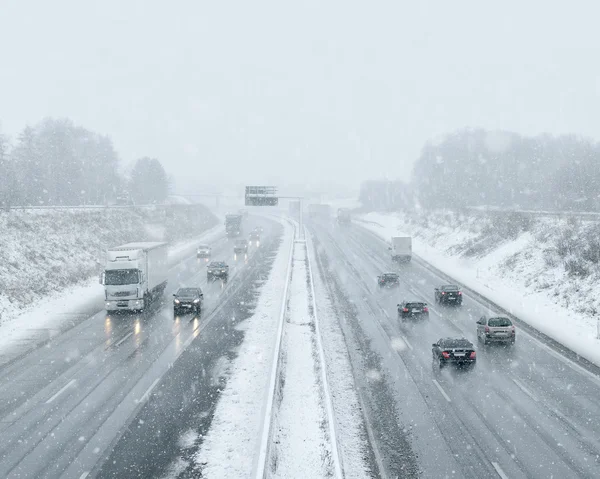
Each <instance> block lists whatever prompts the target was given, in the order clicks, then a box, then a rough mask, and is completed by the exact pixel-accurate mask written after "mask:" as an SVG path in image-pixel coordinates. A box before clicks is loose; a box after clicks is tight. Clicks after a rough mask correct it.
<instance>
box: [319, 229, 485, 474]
mask: <svg viewBox="0 0 600 479" xmlns="http://www.w3.org/2000/svg"><path fill="white" fill-rule="evenodd" d="M311 223H312V224H311V228H310V230H311V232H312V233H313V235H314V240H313V242H314V244H315V247H316V251H317V255H318V256H319V257H323V258H324V259H323V260H322V261H323V263H325V264H326V265H327V270H326V271H325V272H324V278H325V279H326V281H329V282H330V283H333V284H334V288H333V289H334V291H336V293H337V294H335V295H334V301H335V302H336V303H337V302H339V303H341V304H345V303H348V306H347V307H346V308H342V310H341V314H342V319H341V321H340V323H341V326H342V327H343V328H344V336H346V337H347V338H352V337H356V338H357V339H356V342H357V344H352V343H350V344H351V345H352V346H353V347H355V348H356V350H357V351H356V354H353V352H352V351H350V352H349V355H350V359H351V361H352V364H353V369H354V370H355V371H356V373H355V377H356V379H355V381H356V383H357V384H356V385H355V387H356V388H358V390H359V391H361V394H362V395H364V396H365V397H366V398H367V401H365V404H364V405H365V407H366V408H367V411H365V415H367V416H368V417H370V418H372V419H371V420H370V421H369V420H368V421H367V423H368V422H372V423H373V427H374V431H373V434H372V440H373V441H375V442H376V444H375V445H374V448H376V449H378V450H379V451H381V453H382V455H383V459H382V462H383V464H384V469H385V470H384V471H383V472H382V473H381V474H382V475H383V476H389V477H396V476H398V477H403V476H404V472H403V470H402V469H403V468H402V466H403V463H402V459H403V458H402V457H399V458H398V457H395V454H394V451H393V450H390V448H389V447H388V446H389V445H395V441H397V438H405V440H406V441H407V442H408V444H409V447H410V449H412V451H413V454H412V456H413V457H415V458H416V460H417V461H418V467H419V470H420V472H421V476H422V477H435V476H441V477H451V476H453V475H454V474H455V473H456V471H463V470H465V471H473V474H469V475H467V476H465V477H487V476H488V475H489V472H490V469H489V467H487V465H486V464H485V463H484V462H483V461H481V460H480V459H479V458H475V460H474V459H473V455H471V454H461V453H462V452H463V451H467V448H469V449H471V450H474V451H477V453H478V454H479V450H478V449H477V448H475V449H473V448H471V446H470V443H469V442H467V441H466V440H465V437H466V435H465V434H460V432H461V428H462V426H461V424H460V422H458V421H456V419H455V418H454V417H452V416H449V415H443V414H439V415H437V414H434V413H433V412H432V411H434V410H435V409H436V408H437V407H439V406H436V404H435V401H436V400H437V399H438V395H439V393H437V391H435V390H434V389H433V388H434V387H435V386H434V384H433V383H432V384H431V388H429V389H427V388H425V390H423V389H422V388H419V387H417V384H416V382H415V378H414V377H413V375H412V374H411V371H410V370H409V368H408V367H407V365H406V364H405V363H404V361H402V358H401V357H399V356H398V353H397V351H398V350H400V349H404V348H406V347H407V345H406V343H405V342H404V341H402V340H401V339H400V338H399V337H398V336H397V335H396V337H392V338H390V336H389V334H388V333H387V331H385V330H384V328H383V327H382V325H381V323H380V317H382V316H383V314H384V313H383V311H382V310H381V308H380V307H379V306H378V305H377V304H376V302H374V301H372V295H371V294H370V291H369V289H368V288H367V286H366V285H365V283H364V281H363V278H364V274H363V272H362V271H361V270H359V269H357V268H361V266H362V265H361V263H362V261H361V258H360V257H359V256H358V255H357V254H355V253H354V251H352V250H350V249H348V248H344V250H343V251H340V250H339V249H338V246H340V245H339V242H338V240H337V239H336V238H335V237H333V236H331V233H332V230H331V228H328V227H326V226H324V225H320V224H315V223H314V222H311ZM349 347H351V346H350V345H349ZM386 391H389V395H388V394H386ZM432 403H433V404H432ZM394 425H395V426H397V427H398V428H399V429H400V430H399V431H397V432H396V434H395V435H391V434H390V433H389V431H388V429H389V428H390V427H391V426H394ZM447 437H453V438H454V437H455V438H456V440H455V441H454V442H452V443H448V442H447ZM401 447H402V444H399V445H398V446H396V448H397V449H398V451H400V452H402V449H401Z"/></svg>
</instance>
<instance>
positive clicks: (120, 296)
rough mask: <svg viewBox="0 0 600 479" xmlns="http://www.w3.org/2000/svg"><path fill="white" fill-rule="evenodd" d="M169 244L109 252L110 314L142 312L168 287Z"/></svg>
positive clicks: (127, 246)
mask: <svg viewBox="0 0 600 479" xmlns="http://www.w3.org/2000/svg"><path fill="white" fill-rule="evenodd" d="M167 273H168V265H167V243H128V244H125V245H123V246H117V247H115V248H111V249H109V250H108V251H107V253H106V268H105V269H104V272H103V273H102V276H101V278H100V282H101V283H102V284H103V285H104V292H105V297H106V310H107V311H119V310H124V311H143V310H144V308H145V307H146V306H147V305H148V304H149V303H150V302H151V301H152V300H153V299H154V298H156V297H158V296H161V295H162V294H163V293H164V290H165V287H166V286H167Z"/></svg>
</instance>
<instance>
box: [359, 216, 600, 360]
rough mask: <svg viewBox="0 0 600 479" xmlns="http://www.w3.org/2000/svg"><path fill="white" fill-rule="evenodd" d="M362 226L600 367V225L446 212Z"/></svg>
mask: <svg viewBox="0 0 600 479" xmlns="http://www.w3.org/2000/svg"><path fill="white" fill-rule="evenodd" d="M355 222H356V223H357V224H360V225H361V226H363V227H365V228H367V229H369V230H371V231H372V232H374V233H376V234H377V235H379V236H380V237H381V238H382V239H385V240H386V241H388V242H389V241H390V238H391V237H392V236H397V235H398V234H399V233H401V232H403V233H408V234H411V235H412V236H413V252H414V253H415V254H416V255H418V256H420V257H421V258H423V259H424V260H425V261H427V262H428V263H430V264H431V265H433V266H434V267H435V268H437V269H439V270H440V271H442V272H444V273H445V274H447V275H448V276H450V277H451V278H454V279H455V280H456V281H458V282H460V283H462V284H464V285H465V286H466V287H468V288H470V289H472V290H474V291H476V292H477V293H479V294H482V295H484V296H485V297H487V298H488V299H490V300H491V301H493V302H495V303H496V304H498V305H499V306H501V307H502V308H504V309H506V310H507V311H510V312H511V313H512V314H514V315H515V316H517V317H519V318H520V319H521V320H523V321H525V322H527V323H528V324H530V325H531V326H533V327H534V328H536V329H537V330H539V331H541V332H543V333H544V334H546V335H548V336H550V337H551V338H553V339H554V340H556V341H558V342H559V343H562V344H564V345H565V346H566V347H568V348H569V349H571V350H573V351H575V352H576V353H578V354H579V355H581V356H583V357H585V358H586V359H588V360H589V361H592V362H594V363H595V364H598V365H600V340H599V339H598V338H597V334H598V330H597V326H598V325H597V321H598V315H597V312H600V294H599V293H600V287H599V286H598V284H599V283H598V280H599V279H600V248H599V247H597V246H596V245H599V246H600V237H599V233H600V231H599V226H598V224H597V223H591V222H581V221H575V220H572V219H571V220H565V219H560V218H544V219H536V220H532V219H531V218H529V217H527V216H520V215H512V216H511V215H507V216H506V217H497V216H495V217H490V218H482V217H481V216H473V217H469V216H462V215H456V214H452V213H446V212H438V213H431V212H426V213H425V212H423V213H422V214H420V215H405V214H401V213H394V214H391V213H390V214H383V213H369V214H366V215H362V216H361V217H359V218H356V220H355Z"/></svg>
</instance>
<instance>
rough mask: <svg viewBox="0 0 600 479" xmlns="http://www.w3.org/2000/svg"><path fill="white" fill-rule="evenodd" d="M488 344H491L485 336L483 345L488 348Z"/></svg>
mask: <svg viewBox="0 0 600 479" xmlns="http://www.w3.org/2000/svg"><path fill="white" fill-rule="evenodd" d="M488 342H489V341H488V340H487V338H486V337H485V336H484V337H483V345H484V346H487V345H488Z"/></svg>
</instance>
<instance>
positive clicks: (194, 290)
mask: <svg viewBox="0 0 600 479" xmlns="http://www.w3.org/2000/svg"><path fill="white" fill-rule="evenodd" d="M198 292H200V288H192V287H188V286H184V287H181V288H179V289H178V290H177V294H190V293H198Z"/></svg>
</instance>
